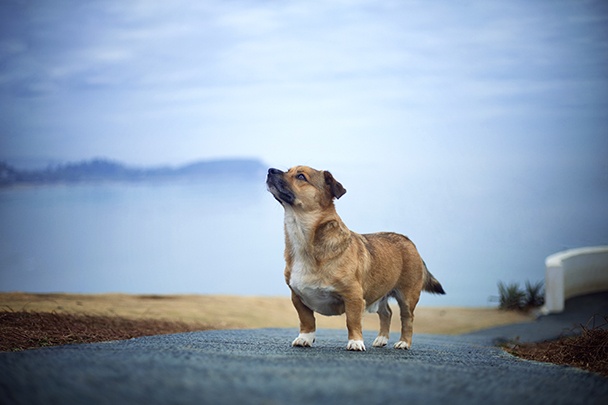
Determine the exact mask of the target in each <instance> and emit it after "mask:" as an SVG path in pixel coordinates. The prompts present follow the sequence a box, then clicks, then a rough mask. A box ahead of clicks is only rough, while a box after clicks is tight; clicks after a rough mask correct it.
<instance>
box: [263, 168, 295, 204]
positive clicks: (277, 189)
mask: <svg viewBox="0 0 608 405" xmlns="http://www.w3.org/2000/svg"><path fill="white" fill-rule="evenodd" d="M283 174H284V173H283V172H282V171H280V170H278V169H269V170H268V177H266V187H267V188H268V191H269V192H270V193H271V194H272V195H273V197H274V198H275V199H276V200H277V201H278V202H280V203H281V204H283V203H286V204H289V205H291V204H293V202H294V201H295V199H296V196H295V195H294V194H293V192H292V191H291V190H290V189H289V187H288V186H287V183H286V182H285V180H283Z"/></svg>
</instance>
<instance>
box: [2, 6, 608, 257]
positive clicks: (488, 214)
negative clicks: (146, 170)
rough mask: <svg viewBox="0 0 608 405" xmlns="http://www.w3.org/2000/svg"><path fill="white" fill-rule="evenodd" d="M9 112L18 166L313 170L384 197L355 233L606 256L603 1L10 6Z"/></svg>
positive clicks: (12, 158)
mask: <svg viewBox="0 0 608 405" xmlns="http://www.w3.org/2000/svg"><path fill="white" fill-rule="evenodd" d="M0 109H1V111H2V113H1V114H0V160H4V161H6V162H8V163H10V164H13V165H15V166H17V167H22V168H32V167H40V166H45V165H47V164H49V163H57V162H65V161H79V160H83V159H91V158H94V157H106V158H110V159H115V160H118V161H122V162H124V163H127V164H131V165H160V164H163V165H164V164H171V165H179V164H184V163H187V162H191V161H194V160H198V159H218V158H225V157H230V158H233V157H247V158H250V157H254V158H259V159H261V160H262V161H264V162H265V163H266V164H267V165H268V166H273V167H278V168H282V169H286V168H288V167H290V166H293V165H296V164H308V165H311V166H313V167H316V168H319V169H329V170H330V171H332V172H333V173H334V176H335V177H336V178H338V180H339V181H341V182H342V183H343V184H344V185H345V187H346V188H347V190H349V196H352V197H350V198H352V201H353V202H352V204H358V205H359V206H360V207H361V210H360V211H357V210H354V211H353V212H358V213H362V212H368V211H369V208H370V207H372V208H373V201H374V200H378V199H382V200H383V201H385V200H388V201H389V202H391V201H392V202H391V203H390V204H388V206H389V207H392V208H388V209H385V210H384V211H383V212H381V213H373V214H374V215H370V216H372V217H379V218H377V220H376V221H375V223H372V222H365V221H364V220H362V219H361V218H359V217H358V216H356V215H352V216H351V217H350V218H348V219H349V221H351V222H352V223H354V224H355V225H358V226H359V227H360V228H363V229H361V231H372V230H374V229H372V228H375V227H376V226H379V225H382V226H386V227H390V226H391V221H392V220H393V219H395V218H401V219H403V217H404V216H406V215H410V216H411V217H412V218H414V219H412V222H413V223H414V224H415V225H418V226H419V227H422V226H426V227H427V228H429V229H430V230H431V231H433V232H435V233H436V234H438V235H440V236H443V238H442V239H441V241H442V243H450V242H449V241H453V239H454V237H453V235H456V234H457V232H456V230H457V229H459V228H460V229H462V228H466V229H479V232H477V236H478V237H479V238H481V239H483V238H487V237H490V235H492V236H491V237H493V238H495V240H496V243H497V244H501V243H502V244H504V245H505V246H506V247H508V249H506V252H508V254H510V255H516V254H517V249H518V247H517V246H521V245H534V246H541V247H542V248H541V249H540V250H539V251H540V252H542V254H543V255H544V254H550V253H552V252H553V250H554V249H557V248H562V247H563V248H568V247H578V246H581V245H587V244H608V208H607V206H608V204H607V203H606V201H608V3H607V2H605V1H566V0H550V1H549V0H546V1H534V2H530V1H523V0H521V1H520V0H510V1H491V2H489V1H459V2H454V1H448V0H443V1H434V2H428V1H383V2H377V1H365V0H361V1H358V0H350V1H331V0H326V1H309V0H294V1H259V0H258V1H246V0H234V1H226V0H205V1H185V0H175V1H171V2H166V1H154V0H150V1H124V0H106V1H102V0H94V1H87V2H82V1H78V0H53V1H46V0H45V1H43V0H32V1H16V0H5V1H2V2H1V3H0ZM340 203H341V202H340ZM391 204H392V205H391ZM404 206H407V207H408V210H410V211H408V213H404V212H402V211H401V210H400V207H404ZM366 209H367V211H365V210H366ZM349 221H347V224H350V222H349ZM506 224H510V226H507V225H506ZM530 224H543V227H544V228H543V230H542V231H539V230H537V229H536V228H535V227H533V226H532V227H528V228H526V225H530ZM547 224H553V225H552V226H550V227H547ZM360 228H359V229H360ZM367 228H369V229H367ZM448 228H449V230H448ZM376 230H377V229H376ZM427 231H428V229H427ZM549 233H551V234H552V235H555V234H559V235H566V236H564V238H563V240H562V241H560V242H559V243H550V244H543V243H544V242H543V240H545V239H546V237H547V235H548V234H549ZM512 240H517V241H518V243H519V244H514V243H513V242H511V241H512ZM425 242H426V243H428V244H431V245H432V244H433V241H432V240H427V241H425ZM454 243H455V244H459V243H462V241H454ZM463 249H464V247H463ZM479 253H480V254H481V253H482V252H479ZM541 266H542V264H541Z"/></svg>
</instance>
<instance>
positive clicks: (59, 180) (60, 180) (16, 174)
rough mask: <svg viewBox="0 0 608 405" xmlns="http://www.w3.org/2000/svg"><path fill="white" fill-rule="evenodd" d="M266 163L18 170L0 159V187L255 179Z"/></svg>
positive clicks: (99, 163) (96, 164)
mask: <svg viewBox="0 0 608 405" xmlns="http://www.w3.org/2000/svg"><path fill="white" fill-rule="evenodd" d="M265 170H266V165H265V164H264V163H263V162H261V161H260V160H258V159H245V158H241V159H236V158H235V159H220V160H200V161H195V162H191V163H188V164H185V165H181V166H175V167H173V166H153V167H134V166H129V165H125V164H123V163H121V162H117V161H114V160H110V159H101V158H98V159H92V160H86V161H81V162H77V163H66V164H60V165H54V166H49V167H47V168H46V169H40V170H20V169H17V168H15V167H13V166H11V165H9V164H7V163H3V162H0V187H4V188H6V187H15V186H20V185H32V186H36V185H46V184H82V183H104V182H129V183H139V182H158V181H162V182H166V181H173V180H184V179H185V180H192V179H196V180H201V179H213V178H217V177H220V178H235V179H245V180H247V179H251V180H253V179H256V180H257V179H258V178H259V176H260V175H261V174H263V173H264V171H265Z"/></svg>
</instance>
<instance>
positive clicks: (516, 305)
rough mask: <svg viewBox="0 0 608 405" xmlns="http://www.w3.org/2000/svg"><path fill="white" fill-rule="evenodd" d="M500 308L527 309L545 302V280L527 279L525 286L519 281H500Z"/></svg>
mask: <svg viewBox="0 0 608 405" xmlns="http://www.w3.org/2000/svg"><path fill="white" fill-rule="evenodd" d="M498 293H499V305H498V306H499V308H500V309H506V310H515V311H527V310H530V309H532V308H537V307H540V306H542V305H543V304H544V303H545V297H544V288H543V282H542V281H539V282H537V283H531V282H530V281H526V284H525V288H521V287H520V286H519V283H510V284H506V283H503V282H502V281H499V282H498Z"/></svg>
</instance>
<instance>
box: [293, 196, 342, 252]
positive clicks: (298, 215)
mask: <svg viewBox="0 0 608 405" xmlns="http://www.w3.org/2000/svg"><path fill="white" fill-rule="evenodd" d="M328 228H331V234H332V235H331V237H330V238H323V236H324V235H322V234H325V233H327V234H329V231H330V230H329V229H328ZM321 239H325V240H321ZM349 239H350V231H349V230H348V228H347V227H346V225H344V222H342V219H341V218H340V216H339V215H338V213H337V212H336V209H335V206H334V205H333V204H332V205H331V206H329V207H327V208H325V209H323V210H319V211H313V212H302V211H297V210H294V209H293V208H290V207H286V208H285V245H286V248H287V253H288V254H289V255H290V256H291V257H292V258H293V259H304V260H311V259H317V260H319V259H320V258H319V257H317V256H318V254H317V252H315V249H314V246H315V245H316V244H318V243H329V244H331V245H332V246H334V245H335V247H336V248H338V247H340V249H341V248H342V246H343V245H345V243H346V242H347V241H348V240H349ZM333 250H335V249H333Z"/></svg>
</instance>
